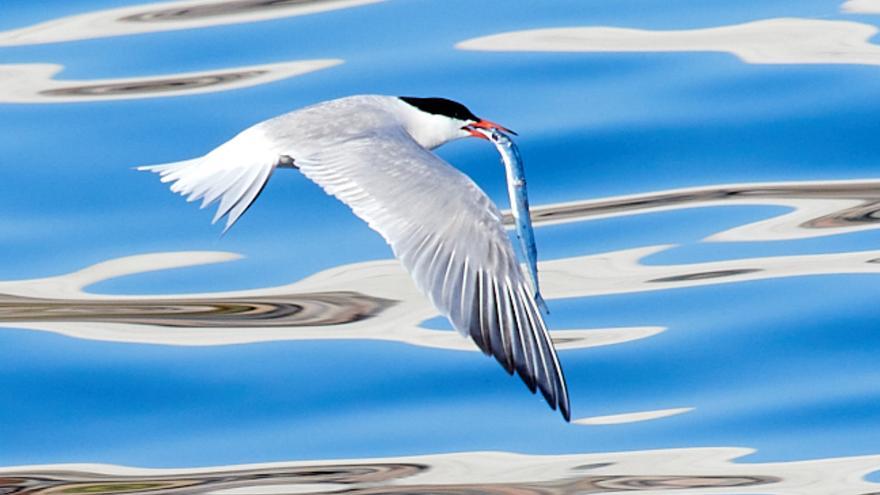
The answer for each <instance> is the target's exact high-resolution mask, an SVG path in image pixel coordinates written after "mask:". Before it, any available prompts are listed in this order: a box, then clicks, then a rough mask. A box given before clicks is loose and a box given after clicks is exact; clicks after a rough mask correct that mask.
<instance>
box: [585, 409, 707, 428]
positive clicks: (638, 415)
mask: <svg viewBox="0 0 880 495" xmlns="http://www.w3.org/2000/svg"><path fill="white" fill-rule="evenodd" d="M693 410H694V408H693V407H677V408H674V409H656V410H653V411H639V412H629V413H620V414H610V415H608V416H591V417H589V418H580V419H575V420H572V423H574V424H578V425H619V424H624V423H637V422H639V421H649V420H652V419H660V418H667V417H669V416H676V415H678V414H684V413H687V412H691V411H693Z"/></svg>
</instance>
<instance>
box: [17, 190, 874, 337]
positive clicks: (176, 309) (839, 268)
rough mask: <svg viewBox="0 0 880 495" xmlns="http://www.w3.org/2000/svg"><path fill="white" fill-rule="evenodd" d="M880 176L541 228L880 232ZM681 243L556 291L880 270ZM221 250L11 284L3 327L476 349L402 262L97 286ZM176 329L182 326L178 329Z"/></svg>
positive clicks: (636, 330) (596, 332) (582, 274)
mask: <svg viewBox="0 0 880 495" xmlns="http://www.w3.org/2000/svg"><path fill="white" fill-rule="evenodd" d="M878 191H880V187H878V182H877V181H847V182H827V183H816V182H799V183H791V182H789V183H776V184H742V185H726V186H713V187H704V188H692V189H681V190H672V191H661V192H657V193H650V194H642V195H631V196H620V197H613V198H606V199H600V200H591V201H583V202H574V203H565V204H553V205H546V206H541V207H537V208H535V210H534V212H533V216H534V220H535V225H536V226H541V225H547V224H550V223H558V222H575V221H585V220H590V219H595V218H606V217H609V216H619V215H633V214H640V213H649V212H655V211H658V210H663V209H674V208H688V207H695V206H709V205H712V206H719V205H739V204H771V205H778V204H784V205H787V206H790V207H792V208H793V209H794V210H793V211H792V212H788V213H785V214H782V215H779V216H777V217H775V218H772V219H768V220H761V221H758V222H753V223H751V224H747V225H742V226H738V227H735V228H733V229H729V230H726V231H724V232H721V233H718V234H715V235H714V236H712V237H711V239H713V240H717V239H725V240H769V239H792V238H802V237H810V236H817V235H828V234H841V233H847V232H851V231H855V230H864V229H869V228H876V227H877V226H878V223H877V220H878V218H877V216H876V215H875V212H876V211H877V209H878V208H880V200H878V196H880V192H878ZM671 247H674V246H671V245H658V246H646V247H639V248H635V249H626V250H619V251H612V252H607V253H600V254H593V255H588V256H578V257H569V258H562V259H556V260H550V261H545V262H543V263H541V273H542V283H543V284H544V285H545V286H546V287H545V292H546V297H547V298H548V299H559V298H578V297H586V296H599V295H608V294H620V293H630V292H644V291H656V290H666V289H673V288H683V287H693V286H703V285H711V284H720V283H732V282H742V281H750V280H766V279H775V278H780V277H792V276H802V275H821V274H827V275H833V274H855V273H880V250H871V251H858V252H842V253H826V254H813V255H796V256H774V257H761V258H741V259H732V260H722V261H711V262H703V263H688V264H675V265H657V264H651V265H646V264H644V263H642V259H643V258H645V257H646V256H649V255H652V254H656V253H659V252H662V251H664V250H667V249H669V248H671ZM236 258H237V255H234V254H230V253H218V252H181V253H157V254H151V255H141V256H132V257H126V258H120V259H116V260H110V261H107V262H104V263H100V264H97V265H94V266H91V267H88V268H85V269H83V270H80V271H77V272H74V273H70V274H66V275H60V276H56V277H48V278H43V279H34V280H18V281H7V282H0V301H2V302H3V304H2V306H0V326H6V327H10V328H26V329H32V330H43V331H50V332H57V333H61V334H65V335H70V336H74V337H79V338H86V339H97V340H111V341H121V342H139V343H156V344H169V345H220V344H231V343H246V342H260V341H271V340H303V339H310V340H311V339H380V340H392V341H398V342H405V343H409V344H413V345H419V346H426V347H436V348H443V349H458V350H475V347H474V346H473V345H472V344H471V343H470V341H468V340H466V339H462V338H460V337H459V336H458V335H457V334H455V333H454V332H445V331H436V330H429V329H426V328H424V327H422V326H421V324H422V322H424V321H426V320H429V319H431V318H434V317H436V316H437V313H436V311H435V310H434V308H433V307H432V306H431V305H430V303H428V301H427V299H426V298H425V297H424V296H422V294H421V293H420V292H418V290H417V289H416V288H415V287H414V285H413V284H412V282H411V280H410V278H409V277H408V276H407V274H406V272H405V271H404V270H403V268H401V266H400V265H399V263H397V262H396V261H394V260H387V261H376V262H368V263H356V264H351V265H344V266H339V267H335V268H332V269H328V270H325V271H322V272H319V273H317V274H315V275H312V276H310V277H307V278H305V279H303V280H300V281H298V282H295V283H292V284H289V285H285V286H281V287H271V288H262V289H256V290H248V291H233V292H213V293H205V294H186V295H178V294H167V295H160V296H118V295H99V294H91V293H87V292H84V288H86V287H88V286H89V285H92V284H94V283H97V282H100V281H103V280H108V279H112V278H114V277H119V276H124V275H130V274H135V273H142V272H147V271H153V270H163V269H170V268H176V267H185V266H193V265H199V264H205V263H217V262H224V261H232V260H234V259H236ZM169 330H170V331H169ZM661 331H663V328H662V327H657V326H643V327H627V328H610V329H593V330H555V331H554V332H553V336H554V342H555V343H556V345H557V348H559V349H561V350H564V349H571V348H585V347H591V346H598V345H609V344H614V343H620V342H627V341H631V340H635V339H641V338H646V337H649V336H652V335H655V334H657V333H658V332H661Z"/></svg>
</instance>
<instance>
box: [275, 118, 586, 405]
mask: <svg viewBox="0 0 880 495" xmlns="http://www.w3.org/2000/svg"><path fill="white" fill-rule="evenodd" d="M326 148H330V149H327V150H325V151H315V152H314V153H313V154H311V155H309V156H306V157H304V158H303V159H300V158H299V157H297V156H296V155H295V154H293V153H287V154H289V155H290V156H293V157H294V160H296V163H297V164H298V165H299V168H300V171H301V172H302V173H303V174H304V175H305V176H307V177H308V178H310V179H311V180H313V181H314V182H316V183H317V184H318V185H320V186H321V187H322V188H324V190H325V191H326V192H327V193H329V194H331V195H333V196H335V197H337V198H338V199H340V200H341V201H343V202H344V203H346V204H347V205H348V206H350V207H351V209H352V210H353V211H354V213H355V214H356V215H357V216H359V217H361V218H362V219H363V220H365V221H366V222H367V224H369V225H370V227H372V228H373V229H375V230H376V231H378V232H379V233H380V234H381V235H382V236H383V237H384V238H385V240H386V241H387V242H388V243H389V244H390V245H391V247H392V249H393V251H394V253H395V255H396V256H397V257H398V258H399V259H400V260H401V262H402V263H403V265H404V266H405V267H406V268H407V270H408V271H409V272H410V274H411V275H412V277H413V279H414V280H415V282H416V285H417V286H418V287H419V289H421V290H422V291H423V292H424V293H425V294H427V296H428V297H429V299H430V300H431V302H432V303H433V304H434V306H436V307H437V309H438V310H439V311H440V312H441V313H442V314H443V315H444V316H446V317H448V318H449V320H450V321H451V322H452V325H453V327H455V328H456V329H457V330H458V331H460V332H461V333H463V334H464V335H469V336H470V337H471V338H472V339H473V341H474V342H475V343H476V344H477V346H478V347H479V348H480V349H481V350H482V351H483V352H484V353H486V354H491V355H493V356H494V357H495V359H496V360H497V361H498V362H499V363H500V364H501V365H502V367H504V368H505V369H506V370H507V371H508V372H509V373H514V372H515V373H516V374H518V375H519V376H520V377H521V378H522V380H523V381H524V382H525V384H526V386H527V387H528V388H529V390H531V391H532V392H535V391H536V390H540V391H541V394H542V395H543V396H544V398H545V400H546V401H547V402H548V404H550V406H551V407H552V408H554V409H555V408H557V407H558V408H559V409H560V411H561V412H562V414H563V416H564V417H565V418H566V419H568V418H569V416H570V413H569V399H568V392H567V390H566V386H565V378H564V376H563V373H562V369H561V367H560V366H559V361H558V358H557V356H556V352H555V350H554V349H553V345H552V341H551V340H550V335H549V333H548V332H547V327H546V325H545V323H544V320H543V316H542V315H541V313H540V311H538V308H537V306H536V304H535V301H534V299H533V298H532V296H531V293H530V290H529V288H528V282H527V279H526V278H525V277H524V275H523V272H522V268H521V267H520V265H519V264H518V262H517V260H516V256H515V254H514V251H513V248H512V246H511V243H510V240H509V238H508V236H507V233H506V232H505V230H504V228H503V227H502V224H501V214H500V212H499V211H498V209H497V208H496V207H495V205H494V204H493V203H492V202H491V200H490V199H489V198H488V197H487V196H486V195H485V193H483V192H482V191H481V190H480V189H479V187H477V185H476V184H474V183H473V181H471V180H470V179H469V178H468V177H467V176H465V175H464V174H462V173H461V172H459V171H458V170H456V169H455V168H453V167H452V166H451V165H449V164H448V163H446V162H445V161H443V160H442V159H440V158H439V157H437V156H436V155H435V154H433V153H431V152H430V151H428V150H425V149H424V148H422V147H421V146H419V145H418V143H416V142H415V141H413V140H412V138H410V137H409V135H408V134H406V133H405V132H404V131H403V130H402V129H400V128H389V129H382V130H378V131H375V132H372V133H369V134H365V135H361V136H358V137H355V138H351V137H348V138H347V139H345V140H341V141H340V142H338V143H335V145H333V146H331V147H326Z"/></svg>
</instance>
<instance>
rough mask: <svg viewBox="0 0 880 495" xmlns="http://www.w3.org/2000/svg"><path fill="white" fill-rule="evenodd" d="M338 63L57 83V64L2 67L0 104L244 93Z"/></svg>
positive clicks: (325, 61)
mask: <svg viewBox="0 0 880 495" xmlns="http://www.w3.org/2000/svg"><path fill="white" fill-rule="evenodd" d="M341 63H342V60H337V59H323V60H300V61H295V62H283V63H277V64H264V65H251V66H246V67H233V68H228V69H222V70H212V71H201V72H185V73H181V74H166V75H161V76H150V77H136V78H122V79H96V80H90V81H71V80H67V81H63V80H61V81H59V80H56V79H54V76H55V75H56V74H57V73H59V72H60V71H61V70H62V69H63V66H61V65H57V64H17V65H0V103H64V102H82V101H99V100H122V99H125V100H128V99H134V98H151V97H159V96H182V95H190V94H198V93H208V92H214V91H226V90H230V89H238V88H245V87H249V86H256V85H259V84H266V83H270V82H273V81H278V80H281V79H286V78H289V77H294V76H298V75H302V74H306V73H309V72H314V71H317V70H321V69H325V68H327V67H332V66H334V65H338V64H341Z"/></svg>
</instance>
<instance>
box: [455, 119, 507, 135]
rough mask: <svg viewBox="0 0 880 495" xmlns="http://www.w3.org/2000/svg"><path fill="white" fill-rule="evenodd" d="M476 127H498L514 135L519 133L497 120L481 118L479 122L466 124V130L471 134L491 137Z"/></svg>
mask: <svg viewBox="0 0 880 495" xmlns="http://www.w3.org/2000/svg"><path fill="white" fill-rule="evenodd" d="M475 127H478V128H480V129H498V130H501V131H504V132H506V133H508V134H513V135H514V136H516V135H517V133H515V132H513V131H511V130H510V129H508V128H506V127H504V126H503V125H501V124H496V123H495V122H492V121H491V120H480V121H478V122H474V123H473V124H468V125H466V126H464V130H466V131H468V132H470V133H471V136H474V137H478V138H483V139H489V138H487V137H486V136H485V135H484V134H483V133H482V132H479V131H477V130H475V129H474V128H475Z"/></svg>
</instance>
